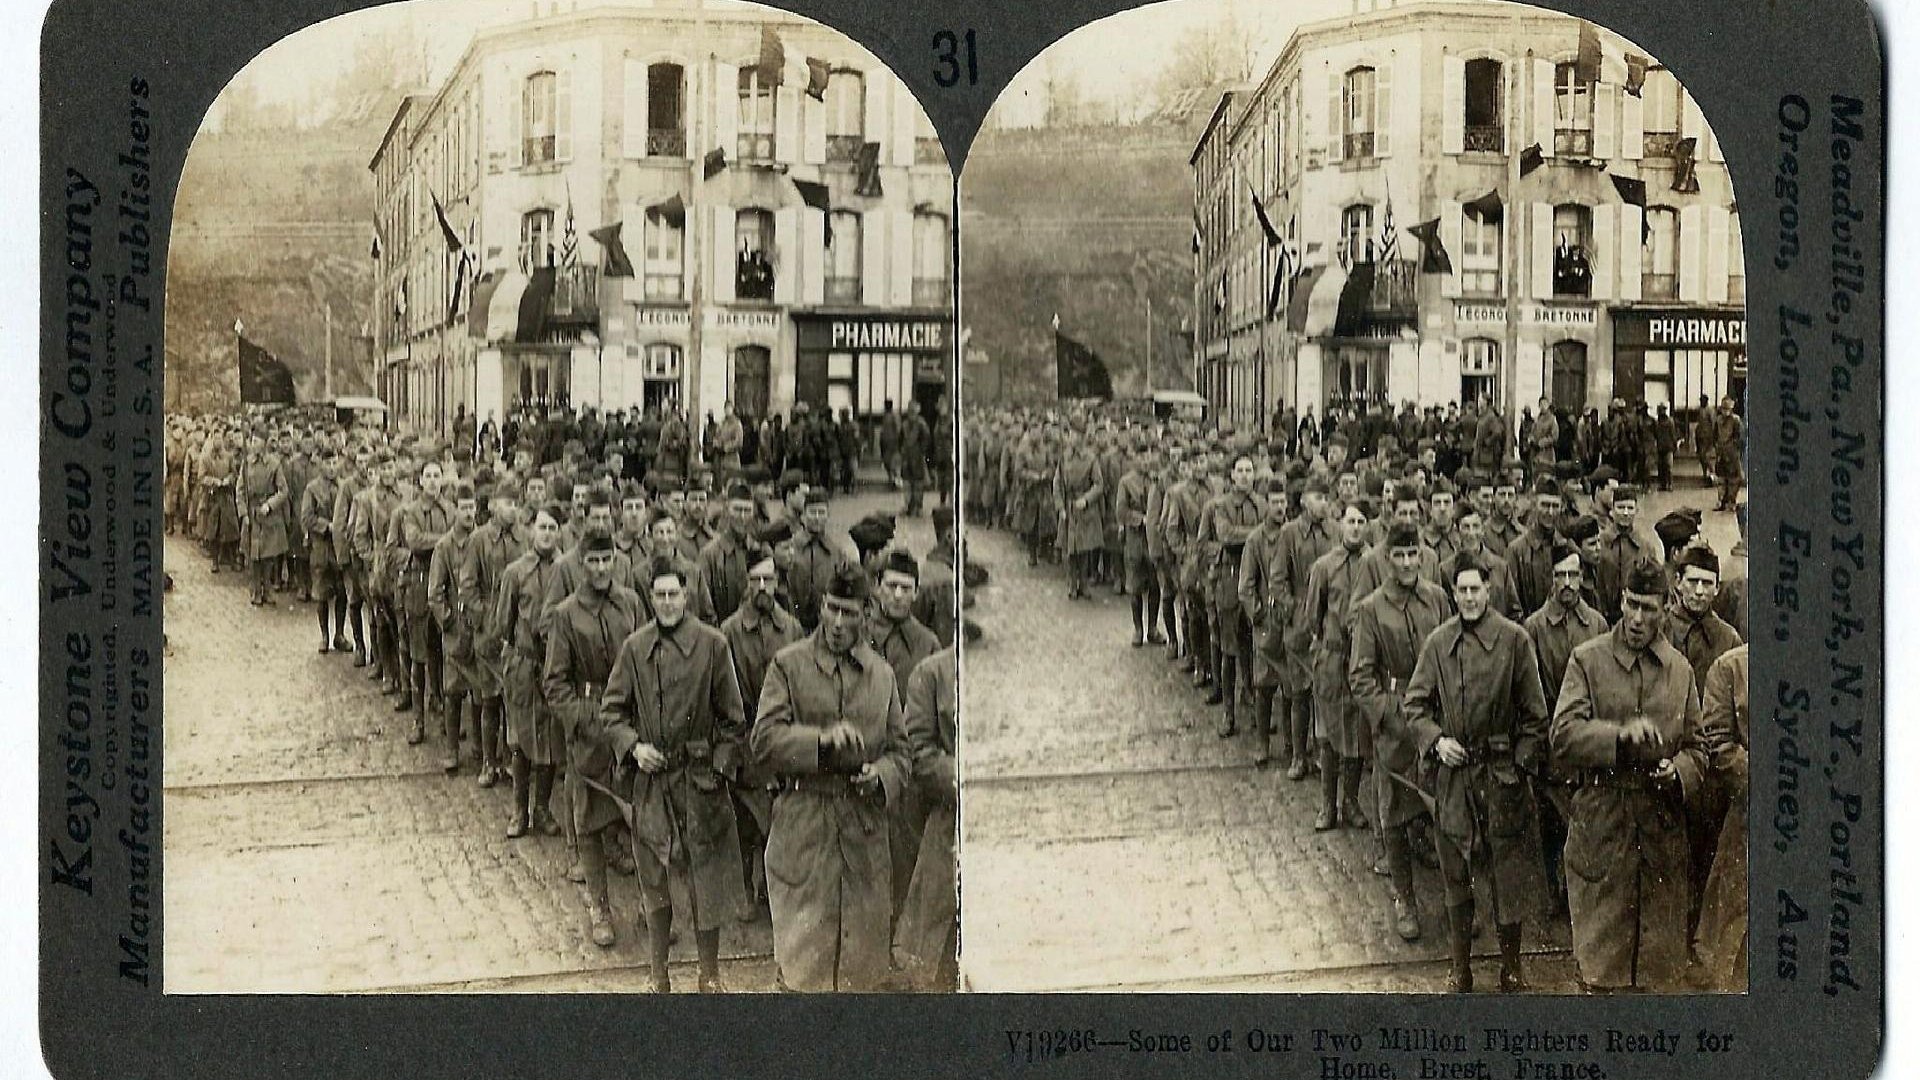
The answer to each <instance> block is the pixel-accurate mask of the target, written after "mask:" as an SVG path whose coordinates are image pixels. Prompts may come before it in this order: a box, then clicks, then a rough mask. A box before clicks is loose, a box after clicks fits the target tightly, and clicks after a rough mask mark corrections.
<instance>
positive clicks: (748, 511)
mask: <svg viewBox="0 0 1920 1080" xmlns="http://www.w3.org/2000/svg"><path fill="white" fill-rule="evenodd" d="M754 513H755V507H754V502H753V491H752V490H751V489H750V488H748V487H747V485H746V484H744V483H742V482H740V481H738V480H736V481H734V482H733V483H732V484H730V485H728V486H727V516H726V517H725V518H724V519H723V521H722V524H721V527H720V531H719V533H718V534H717V535H716V536H715V537H714V538H713V539H712V540H709V541H708V542H707V545H706V546H705V547H703V548H701V549H700V576H701V577H702V578H703V579H704V580H705V581H706V584H707V588H708V589H709V590H710V591H711V592H712V594H713V610H714V614H715V615H716V616H717V617H718V618H719V619H720V620H721V621H725V620H726V618H727V617H728V616H729V615H732V614H733V613H734V611H735V610H736V609H738V608H739V607H740V602H741V601H742V600H743V599H745V597H746V590H747V559H748V555H747V547H748V545H749V544H750V543H751V542H752V538H753V533H752V530H753V519H754Z"/></svg>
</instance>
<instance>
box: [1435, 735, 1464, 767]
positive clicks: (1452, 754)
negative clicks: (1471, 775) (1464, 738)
mask: <svg viewBox="0 0 1920 1080" xmlns="http://www.w3.org/2000/svg"><path fill="white" fill-rule="evenodd" d="M1433 755H1434V756H1435V757H1437V758H1439V759H1440V763H1441V764H1442V765H1445V766H1447V767H1448V768H1453V769H1457V768H1459V767H1460V766H1462V765H1465V764H1466V763H1467V748H1466V747H1464V746H1462V745H1460V740H1458V739H1456V738H1454V737H1453V736H1451V735H1442V736H1440V737H1439V738H1438V739H1435V740H1434V741H1433Z"/></svg>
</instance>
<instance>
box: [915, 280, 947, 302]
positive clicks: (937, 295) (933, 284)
mask: <svg viewBox="0 0 1920 1080" xmlns="http://www.w3.org/2000/svg"><path fill="white" fill-rule="evenodd" d="M952 303H953V284H952V282H949V281H948V280H947V279H946V278H923V277H917V278H914V279H913V306H914V307H947V306H948V305H950V304H952Z"/></svg>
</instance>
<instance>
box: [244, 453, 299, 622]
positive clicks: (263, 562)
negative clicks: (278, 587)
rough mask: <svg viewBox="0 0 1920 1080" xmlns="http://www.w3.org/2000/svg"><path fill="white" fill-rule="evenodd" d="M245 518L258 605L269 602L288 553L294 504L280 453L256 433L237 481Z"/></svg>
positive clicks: (254, 596) (254, 603)
mask: <svg viewBox="0 0 1920 1080" xmlns="http://www.w3.org/2000/svg"><path fill="white" fill-rule="evenodd" d="M237 485H238V496H239V500H240V514H241V518H242V520H243V521H244V523H245V524H246V527H247V544H246V548H247V561H248V565H249V567H250V568H251V570H252V572H253V597H252V603H253V605H254V606H255V607H258V606H260V605H262V604H265V603H267V589H268V588H269V587H270V586H272V585H274V584H275V583H276V582H277V581H278V577H279V572H280V559H281V558H282V557H283V556H285V555H286V553H287V524H288V519H289V518H290V517H291V516H292V514H293V511H294V509H295V508H294V507H293V506H292V505H291V502H292V499H293V493H292V488H291V487H290V486H289V484H288V482H287V472H286V467H285V465H284V464H283V463H282V462H281V460H280V455H279V454H277V453H274V452H273V450H272V449H270V448H269V447H268V446H267V443H266V440H265V439H262V438H261V437H260V436H258V435H255V436H253V437H252V438H250V439H248V440H247V457H246V460H245V461H243V462H242V463H241V465H240V475H239V478H238V481H237Z"/></svg>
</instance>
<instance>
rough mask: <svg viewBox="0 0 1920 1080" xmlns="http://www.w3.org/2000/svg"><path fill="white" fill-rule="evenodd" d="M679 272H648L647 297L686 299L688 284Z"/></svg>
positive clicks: (653, 298) (655, 298) (652, 298)
mask: <svg viewBox="0 0 1920 1080" xmlns="http://www.w3.org/2000/svg"><path fill="white" fill-rule="evenodd" d="M684 280H685V279H684V278H683V277H682V276H681V275H679V274H648V275H647V278H646V289H647V299H649V300H684V299H686V296H687V294H686V286H685V285H684Z"/></svg>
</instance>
